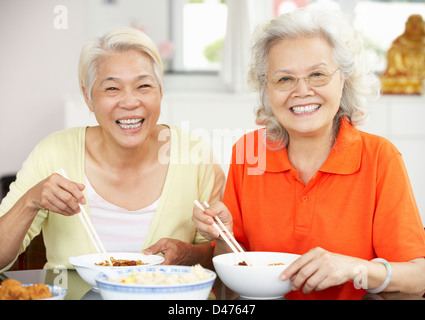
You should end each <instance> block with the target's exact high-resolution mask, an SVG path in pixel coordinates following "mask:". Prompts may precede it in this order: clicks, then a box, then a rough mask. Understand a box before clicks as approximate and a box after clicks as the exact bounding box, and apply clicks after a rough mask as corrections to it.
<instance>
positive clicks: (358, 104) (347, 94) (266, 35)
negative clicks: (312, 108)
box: [248, 7, 380, 148]
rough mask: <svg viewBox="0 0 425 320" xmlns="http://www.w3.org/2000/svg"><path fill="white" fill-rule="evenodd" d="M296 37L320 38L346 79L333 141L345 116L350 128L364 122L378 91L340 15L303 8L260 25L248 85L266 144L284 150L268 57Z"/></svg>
mask: <svg viewBox="0 0 425 320" xmlns="http://www.w3.org/2000/svg"><path fill="white" fill-rule="evenodd" d="M297 37H322V38H324V39H325V40H327V41H328V42H329V44H330V45H331V46H332V47H333V48H334V57H335V61H336V63H337V64H338V67H339V69H340V71H341V73H342V75H343V76H344V78H345V85H344V89H343V92H342V97H341V103H340V111H339V112H338V113H337V114H336V116H335V119H334V134H335V138H336V135H337V133H338V131H339V124H340V122H341V118H342V117H344V116H346V117H347V119H348V121H350V122H351V123H352V124H353V125H360V124H363V123H364V122H366V120H367V119H368V112H367V99H368V97H369V96H375V97H378V96H379V91H380V83H379V80H378V78H377V76H376V75H374V74H373V73H372V72H370V71H369V70H368V69H367V65H366V61H365V56H364V53H363V41H362V38H361V36H360V34H359V33H358V32H357V31H356V30H355V29H354V27H353V26H352V24H351V22H350V19H349V18H348V17H347V16H345V15H344V14H343V13H342V12H340V11H337V10H322V9H318V8H309V7H306V8H302V9H297V10H295V11H292V12H289V13H287V14H283V15H281V16H280V17H278V18H276V19H273V20H271V21H269V22H267V23H266V24H264V25H259V26H258V27H257V29H256V31H255V32H254V37H253V45H252V57H251V66H250V70H249V74H248V81H249V83H250V85H251V87H252V88H253V89H254V90H255V91H259V93H260V105H259V107H258V108H257V110H256V122H257V124H258V125H265V126H266V132H267V140H268V141H269V142H271V143H272V144H274V145H276V144H277V145H279V147H278V148H282V147H285V146H287V144H288V142H289V136H288V133H287V131H286V130H285V128H283V127H282V125H281V124H280V123H279V121H278V120H277V119H276V118H275V116H274V114H273V112H272V109H271V107H270V105H269V102H268V96H267V92H266V74H267V70H268V54H269V52H270V50H271V48H272V47H273V46H274V45H275V44H276V43H277V42H279V41H280V40H282V39H294V38H297Z"/></svg>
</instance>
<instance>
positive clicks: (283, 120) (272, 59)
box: [266, 37, 344, 138]
mask: <svg viewBox="0 0 425 320" xmlns="http://www.w3.org/2000/svg"><path fill="white" fill-rule="evenodd" d="M268 64H269V69H268V72H267V74H266V77H267V94H268V98H269V104H270V106H271V108H272V111H273V113H274V115H275V117H276V118H277V120H278V121H279V122H280V124H281V125H282V126H283V127H284V128H285V129H286V130H287V131H288V134H289V136H290V138H295V137H313V136H318V135H320V136H321V135H329V134H331V132H332V123H333V119H334V116H335V114H336V113H337V111H338V109H339V105H340V100H341V96H342V89H343V87H344V79H343V77H342V75H341V72H335V71H336V70H338V65H337V64H336V62H335V61H334V55H333V48H332V47H331V46H330V45H329V43H328V42H327V41H326V40H324V39H322V38H320V37H314V38H297V39H283V40H281V41H279V42H277V43H276V44H275V45H274V46H273V47H272V48H271V50H270V52H269V55H268ZM313 71H319V72H318V73H312V72H313ZM323 72H324V73H327V74H333V73H334V74H333V75H332V76H330V81H329V83H327V84H325V85H323V86H318V87H314V86H311V85H308V84H307V83H306V81H305V79H303V78H301V77H304V76H307V75H309V74H310V75H311V76H310V79H312V77H315V76H316V74H317V76H320V75H321V74H322V73H323ZM287 75H294V76H295V77H297V78H301V79H299V80H298V82H297V84H296V86H295V87H294V88H292V89H289V90H287V91H283V90H281V88H282V86H281V85H279V84H278V82H279V81H287V80H288V79H289V78H288V77H286V76H287Z"/></svg>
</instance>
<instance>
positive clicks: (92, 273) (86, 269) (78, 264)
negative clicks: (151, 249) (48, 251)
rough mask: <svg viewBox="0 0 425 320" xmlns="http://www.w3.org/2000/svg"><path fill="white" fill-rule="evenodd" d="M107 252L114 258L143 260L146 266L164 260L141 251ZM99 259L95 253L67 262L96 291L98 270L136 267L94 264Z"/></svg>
mask: <svg viewBox="0 0 425 320" xmlns="http://www.w3.org/2000/svg"><path fill="white" fill-rule="evenodd" d="M108 254H109V255H110V256H112V257H114V259H116V260H129V261H130V260H134V261H138V260H140V261H143V263H144V265H146V266H149V265H156V264H160V263H162V262H163V261H164V260H165V259H164V257H161V256H158V255H145V254H143V253H134V252H108ZM100 261H102V258H101V257H100V256H99V254H97V253H95V254H87V255H82V256H77V257H70V258H69V262H70V263H71V264H72V265H73V266H74V268H75V270H76V271H77V272H78V274H79V276H80V277H81V278H82V279H83V280H84V281H85V282H87V283H88V284H89V285H90V286H92V288H93V290H94V291H98V288H97V287H96V276H97V275H98V274H99V273H100V272H102V271H105V270H110V269H111V270H113V269H132V268H135V267H138V266H100V265H96V263H99V262H100Z"/></svg>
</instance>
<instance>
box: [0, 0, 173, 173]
mask: <svg viewBox="0 0 425 320" xmlns="http://www.w3.org/2000/svg"><path fill="white" fill-rule="evenodd" d="M58 5H61V6H63V7H65V8H66V9H67V17H68V21H67V22H68V26H67V29H56V28H55V25H54V22H55V19H57V18H58V17H59V15H60V13H56V14H55V13H54V9H55V7H56V6H58ZM167 6H168V0H155V1H151V0H117V1H116V2H115V4H114V5H108V4H105V1H104V0H89V1H87V0H61V1H57V0H0V39H1V40H2V44H1V50H0V75H1V76H0V97H1V101H0V176H2V175H5V174H8V173H14V172H16V171H17V170H19V168H20V167H21V164H22V162H23V161H24V159H25V158H26V157H27V155H28V153H29V152H30V151H31V150H32V148H33V147H34V146H35V144H36V143H37V142H39V141H40V140H41V139H42V138H44V137H45V136H47V135H48V134H50V133H52V132H54V131H56V130H61V129H63V128H65V111H64V101H65V100H68V97H75V96H78V95H79V88H78V78H77V66H78V58H79V54H80V50H81V47H82V45H83V44H84V42H85V41H86V40H87V39H88V38H91V37H93V36H98V35H101V34H103V33H104V32H106V31H107V30H109V29H111V28H113V27H117V26H130V25H131V24H133V23H134V24H136V25H138V26H139V27H142V28H143V29H144V30H145V32H146V33H148V34H149V35H150V36H151V37H152V39H153V40H154V41H155V42H156V43H159V42H161V41H164V40H167V37H168V32H169V26H168V10H167ZM56 22H58V20H56ZM56 26H57V25H56Z"/></svg>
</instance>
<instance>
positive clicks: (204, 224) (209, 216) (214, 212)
mask: <svg viewBox="0 0 425 320" xmlns="http://www.w3.org/2000/svg"><path fill="white" fill-rule="evenodd" d="M216 216H218V217H219V218H220V220H221V221H222V222H223V224H224V225H225V226H226V228H227V229H229V231H230V232H232V230H233V220H232V215H231V214H230V212H229V210H228V209H227V207H226V206H225V205H224V204H223V203H222V202H217V203H214V204H213V205H211V206H210V207H209V208H208V209H206V210H205V212H204V211H202V210H201V209H199V208H198V207H197V206H195V207H194V208H193V216H192V221H193V223H194V224H195V226H196V229H198V231H199V233H200V234H202V235H203V236H204V237H205V238H206V239H208V240H210V241H212V240H217V239H218V238H219V237H220V234H219V233H218V231H217V229H216V228H215V227H214V226H213V223H214V222H215V221H214V217H216Z"/></svg>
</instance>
